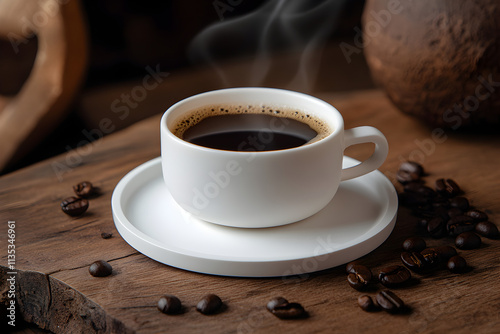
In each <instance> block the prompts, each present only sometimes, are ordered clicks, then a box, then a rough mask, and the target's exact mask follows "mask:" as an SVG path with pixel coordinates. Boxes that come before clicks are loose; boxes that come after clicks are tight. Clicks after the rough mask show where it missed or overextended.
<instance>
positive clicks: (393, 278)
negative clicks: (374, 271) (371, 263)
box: [378, 265, 411, 288]
mask: <svg viewBox="0 0 500 334" xmlns="http://www.w3.org/2000/svg"><path fill="white" fill-rule="evenodd" d="M410 278H411V273H410V271H409V270H408V269H406V268H405V267H403V266H399V265H395V266H389V267H386V268H383V269H381V270H380V272H379V274H378V280H379V282H380V283H381V284H382V285H384V286H386V287H388V288H390V287H397V286H400V285H403V284H404V283H406V282H408V280H409V279H410Z"/></svg>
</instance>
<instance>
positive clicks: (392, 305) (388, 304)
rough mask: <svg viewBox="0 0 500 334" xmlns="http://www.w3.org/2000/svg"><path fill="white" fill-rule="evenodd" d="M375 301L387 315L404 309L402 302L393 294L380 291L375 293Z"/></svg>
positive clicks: (387, 291)
mask: <svg viewBox="0 0 500 334" xmlns="http://www.w3.org/2000/svg"><path fill="white" fill-rule="evenodd" d="M376 300H377V303H378V305H379V306H380V307H381V308H382V309H383V310H384V311H387V312H389V313H397V312H400V311H401V310H403V309H404V306H405V304H404V302H403V301H402V300H401V298H399V297H398V296H397V295H396V294H395V293H394V292H392V291H389V290H382V291H380V292H379V293H377V296H376Z"/></svg>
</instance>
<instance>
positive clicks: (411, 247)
mask: <svg viewBox="0 0 500 334" xmlns="http://www.w3.org/2000/svg"><path fill="white" fill-rule="evenodd" d="M426 227H427V225H426ZM425 247H427V245H426V243H425V240H424V239H422V238H419V237H411V238H407V239H406V240H405V241H403V249H404V250H405V251H407V252H421V251H423V250H424V249H425Z"/></svg>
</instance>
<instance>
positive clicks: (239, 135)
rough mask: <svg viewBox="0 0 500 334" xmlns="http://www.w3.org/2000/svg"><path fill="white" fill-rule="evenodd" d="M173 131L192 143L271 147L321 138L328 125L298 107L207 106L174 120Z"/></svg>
mask: <svg viewBox="0 0 500 334" xmlns="http://www.w3.org/2000/svg"><path fill="white" fill-rule="evenodd" d="M173 132H174V134H175V135H176V136H178V137H179V138H182V139H184V140H186V141H188V142H191V143H193V144H196V145H200V146H205V147H209V148H215V149H220V150H231V151H274V150H283V149H289V148H294V147H298V146H302V145H304V144H307V143H311V142H314V141H317V140H320V139H322V138H324V137H325V136H326V135H328V134H329V132H330V129H329V128H328V127H327V126H326V125H324V124H323V123H322V122H321V121H320V120H318V119H316V118H314V117H312V116H311V115H308V114H306V113H304V112H302V111H298V110H293V109H289V108H273V107H270V106H265V107H264V106H237V105H229V106H227V105H224V106H221V105H219V106H207V107H203V108H200V109H197V110H193V111H192V112H191V113H190V114H188V115H187V116H186V117H184V118H183V119H181V120H179V121H177V123H176V124H175V128H174V129H173Z"/></svg>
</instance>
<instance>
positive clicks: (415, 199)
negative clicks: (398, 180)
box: [398, 192, 428, 208]
mask: <svg viewBox="0 0 500 334" xmlns="http://www.w3.org/2000/svg"><path fill="white" fill-rule="evenodd" d="M398 200H399V204H401V205H402V206H406V207H410V208H413V207H418V206H421V205H425V204H427V203H428V198H427V197H425V196H424V195H422V194H419V193H407V192H404V193H400V194H398Z"/></svg>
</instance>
